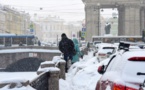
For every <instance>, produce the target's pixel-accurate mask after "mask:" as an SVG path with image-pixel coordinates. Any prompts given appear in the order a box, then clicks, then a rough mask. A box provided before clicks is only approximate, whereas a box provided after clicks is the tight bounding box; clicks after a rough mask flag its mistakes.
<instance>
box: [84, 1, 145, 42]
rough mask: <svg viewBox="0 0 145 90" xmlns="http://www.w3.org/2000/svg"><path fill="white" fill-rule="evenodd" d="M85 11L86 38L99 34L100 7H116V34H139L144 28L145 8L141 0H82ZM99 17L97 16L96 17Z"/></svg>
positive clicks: (90, 39) (89, 38)
mask: <svg viewBox="0 0 145 90" xmlns="http://www.w3.org/2000/svg"><path fill="white" fill-rule="evenodd" d="M82 1H83V2H84V4H85V12H86V15H85V16H86V40H87V41H92V36H100V32H99V31H100V30H99V25H98V22H99V18H100V8H117V9H118V16H119V17H118V35H119V36H121V35H124V36H125V35H126V36H139V35H141V31H142V30H143V29H144V26H145V25H144V23H145V9H144V4H145V2H144V1H143V0H131V1H126V0H115V1H114V0H112V1H111V0H105V1H102V0H82ZM98 17H99V18H98Z"/></svg>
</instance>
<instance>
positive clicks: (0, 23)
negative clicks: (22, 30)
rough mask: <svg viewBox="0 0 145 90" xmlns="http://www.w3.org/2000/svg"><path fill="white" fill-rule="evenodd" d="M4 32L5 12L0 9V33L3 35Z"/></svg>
mask: <svg viewBox="0 0 145 90" xmlns="http://www.w3.org/2000/svg"><path fill="white" fill-rule="evenodd" d="M5 30H6V12H5V11H3V9H2V7H0V33H5Z"/></svg>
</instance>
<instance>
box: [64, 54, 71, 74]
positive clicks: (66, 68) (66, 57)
mask: <svg viewBox="0 0 145 90" xmlns="http://www.w3.org/2000/svg"><path fill="white" fill-rule="evenodd" d="M69 59H70V60H72V55H68V54H64V60H65V61H66V64H65V72H67V71H68V60H69Z"/></svg>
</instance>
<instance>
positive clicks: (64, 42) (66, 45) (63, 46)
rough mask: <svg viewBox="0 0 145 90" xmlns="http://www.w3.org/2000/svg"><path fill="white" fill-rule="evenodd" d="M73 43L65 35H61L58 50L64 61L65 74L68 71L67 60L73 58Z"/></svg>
mask: <svg viewBox="0 0 145 90" xmlns="http://www.w3.org/2000/svg"><path fill="white" fill-rule="evenodd" d="M73 49H74V43H73V41H72V40H71V39H69V38H68V37H67V36H66V34H65V33H63V34H62V35H61V41H60V42H59V50H60V51H61V52H62V53H63V55H64V60H65V61H66V65H65V72H67V70H68V60H72V57H73V52H72V51H73Z"/></svg>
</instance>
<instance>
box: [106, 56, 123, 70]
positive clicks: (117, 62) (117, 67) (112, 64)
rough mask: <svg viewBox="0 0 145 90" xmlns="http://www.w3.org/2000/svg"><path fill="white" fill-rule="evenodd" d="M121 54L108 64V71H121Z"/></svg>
mask: <svg viewBox="0 0 145 90" xmlns="http://www.w3.org/2000/svg"><path fill="white" fill-rule="evenodd" d="M120 58H121V55H117V56H116V57H114V58H113V59H112V61H111V62H110V64H109V65H108V67H107V69H106V71H118V70H119V71H120V69H121V66H120V61H121V59H120Z"/></svg>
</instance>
